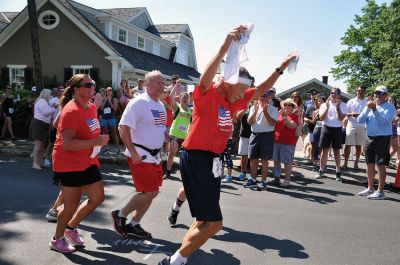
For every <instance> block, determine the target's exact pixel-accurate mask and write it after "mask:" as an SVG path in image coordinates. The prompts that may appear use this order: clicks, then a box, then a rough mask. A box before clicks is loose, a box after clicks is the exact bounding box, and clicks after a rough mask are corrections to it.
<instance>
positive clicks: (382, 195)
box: [367, 191, 385, 200]
mask: <svg viewBox="0 0 400 265" xmlns="http://www.w3.org/2000/svg"><path fill="white" fill-rule="evenodd" d="M367 198H368V199H370V200H384V199H385V193H383V191H382V192H379V191H375V192H374V193H372V194H371V195H368V196H367Z"/></svg>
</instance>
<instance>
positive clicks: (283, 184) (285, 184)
mask: <svg viewBox="0 0 400 265" xmlns="http://www.w3.org/2000/svg"><path fill="white" fill-rule="evenodd" d="M281 186H282V187H287V186H290V181H289V180H285V181H283V182H282V183H281Z"/></svg>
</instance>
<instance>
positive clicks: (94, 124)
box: [86, 118, 100, 132]
mask: <svg viewBox="0 0 400 265" xmlns="http://www.w3.org/2000/svg"><path fill="white" fill-rule="evenodd" d="M86 124H87V125H88V126H89V129H90V131H91V132H95V131H96V130H100V122H99V120H98V119H96V118H93V119H90V118H89V119H86Z"/></svg>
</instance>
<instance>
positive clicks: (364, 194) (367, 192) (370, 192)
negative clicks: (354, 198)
mask: <svg viewBox="0 0 400 265" xmlns="http://www.w3.org/2000/svg"><path fill="white" fill-rule="evenodd" d="M372 193H374V190H370V189H369V188H366V189H365V190H363V191H360V192H359V193H358V195H359V196H368V195H371V194H372Z"/></svg>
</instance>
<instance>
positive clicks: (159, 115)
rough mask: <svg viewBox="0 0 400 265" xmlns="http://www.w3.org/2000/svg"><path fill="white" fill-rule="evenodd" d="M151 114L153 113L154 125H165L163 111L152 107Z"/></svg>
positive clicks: (165, 116) (165, 120) (165, 119)
mask: <svg viewBox="0 0 400 265" xmlns="http://www.w3.org/2000/svg"><path fill="white" fill-rule="evenodd" d="M151 114H153V118H154V125H155V126H165V125H166V124H167V115H166V114H165V112H164V111H159V110H154V109H152V110H151Z"/></svg>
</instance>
